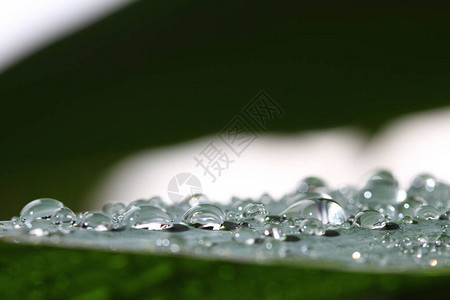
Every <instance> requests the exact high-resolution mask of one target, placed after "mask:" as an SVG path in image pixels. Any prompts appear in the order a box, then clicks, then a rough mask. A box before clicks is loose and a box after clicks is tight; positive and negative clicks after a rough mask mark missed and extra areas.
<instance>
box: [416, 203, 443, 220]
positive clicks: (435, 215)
mask: <svg viewBox="0 0 450 300" xmlns="http://www.w3.org/2000/svg"><path fill="white" fill-rule="evenodd" d="M416 217H417V218H419V219H424V220H437V219H439V211H438V210H437V209H436V208H434V207H433V206H431V205H424V206H421V207H419V208H418V209H417V211H416Z"/></svg>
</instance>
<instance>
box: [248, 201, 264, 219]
mask: <svg viewBox="0 0 450 300" xmlns="http://www.w3.org/2000/svg"><path fill="white" fill-rule="evenodd" d="M242 215H243V216H244V218H245V219H255V220H258V221H263V220H264V218H265V216H266V215H267V211H266V208H265V207H264V204H262V203H249V204H247V205H246V206H245V207H244V209H243V213H242Z"/></svg>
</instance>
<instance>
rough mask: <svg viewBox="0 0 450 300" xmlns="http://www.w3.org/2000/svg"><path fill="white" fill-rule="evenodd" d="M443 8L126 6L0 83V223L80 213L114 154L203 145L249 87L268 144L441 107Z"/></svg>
mask: <svg viewBox="0 0 450 300" xmlns="http://www.w3.org/2000/svg"><path fill="white" fill-rule="evenodd" d="M444 3H445V2H442V3H440V2H433V1H404V2H402V1H335V0H333V1H320V0H319V1H318V0H311V1H292V2H290V1H282V2H280V1H187V0H176V1H139V2H137V3H135V4H133V5H130V6H129V7H127V8H126V9H123V10H122V11H120V12H117V13H115V14H114V15H112V16H110V17H108V18H106V19H104V20H102V21H100V22H98V23H97V24H95V25H94V26H91V27H89V28H87V29H85V30H82V31H81V32H79V33H76V34H74V35H72V36H70V37H68V38H65V39H63V40H62V41H59V42H57V43H54V44H53V45H51V46H49V47H47V48H45V49H43V50H41V51H39V52H38V53H36V54H34V55H32V56H31V57H29V58H27V59H25V60H24V61H22V62H21V63H19V64H17V65H16V66H14V67H12V68H11V69H9V70H7V71H6V72H4V73H3V74H0V97H1V100H2V109H1V122H2V124H1V126H0V131H1V135H0V136H1V146H2V147H1V149H0V157H1V166H2V167H1V169H0V193H1V194H0V197H1V201H2V210H1V211H0V217H1V218H9V217H11V216H12V215H13V214H17V213H18V211H19V209H20V207H22V206H23V205H24V204H25V203H27V202H28V201H30V200H32V199H34V198H38V197H44V196H48V197H54V198H57V199H60V200H62V201H63V202H65V203H66V204H67V205H69V206H71V207H73V208H74V209H79V208H80V207H81V206H82V205H83V204H82V201H83V199H84V197H85V195H86V194H87V193H88V192H89V190H90V189H91V188H92V187H93V186H94V185H95V184H96V183H97V180H98V178H100V177H101V176H102V175H103V174H104V173H105V172H106V170H107V167H108V166H110V165H111V164H112V163H113V162H115V161H116V160H117V159H119V158H121V157H123V155H126V154H128V153H131V152H133V151H135V150H139V149H143V148H149V147H153V146H159V145H164V144H170V143H174V142H177V141H182V140H187V139H190V138H194V137H198V136H201V135H205V134H211V133H216V132H218V131H219V130H220V129H222V127H223V126H224V125H225V124H227V123H228V121H230V120H231V119H232V117H234V116H235V115H236V114H238V113H239V112H240V111H241V109H242V107H243V106H244V105H245V104H246V103H248V102H249V101H250V100H251V99H252V98H253V96H255V95H256V93H257V92H258V91H259V90H261V89H265V90H266V91H267V92H268V93H269V94H270V95H271V96H272V97H273V98H274V99H275V100H276V101H277V102H278V103H279V104H280V105H281V106H282V107H283V108H284V110H285V112H286V113H285V116H284V118H282V119H279V120H277V121H276V122H273V123H272V124H271V126H270V128H269V129H270V130H272V131H277V132H279V131H283V132H286V131H300V130H306V129H311V128H324V127H330V126H342V125H356V126H360V127H362V128H365V129H367V130H369V131H371V132H373V131H374V130H376V129H377V128H379V127H380V126H381V125H382V124H383V123H384V122H385V121H386V120H389V119H391V118H393V117H395V116H398V115H401V114H404V113H407V112H411V111H417V110H421V109H426V108H431V107H439V106H443V105H447V104H448V99H449V95H450V85H449V82H450V68H449V67H450V59H449V53H450V44H449V33H448V32H449V26H448V25H449V10H448V7H447V5H445V4H444Z"/></svg>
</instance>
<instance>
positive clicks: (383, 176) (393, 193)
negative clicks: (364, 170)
mask: <svg viewBox="0 0 450 300" xmlns="http://www.w3.org/2000/svg"><path fill="white" fill-rule="evenodd" d="M398 198H399V189H398V182H397V180H396V179H395V178H394V176H393V175H392V174H391V173H390V172H388V171H380V172H377V173H375V174H374V175H373V176H372V177H370V179H369V180H368V181H367V183H366V185H365V186H364V187H363V188H362V189H361V190H360V191H359V192H358V193H357V195H356V201H357V202H358V203H359V204H360V205H361V207H362V208H363V209H366V210H367V209H374V210H378V209H380V208H385V207H387V206H388V205H395V204H396V203H397V199H398Z"/></svg>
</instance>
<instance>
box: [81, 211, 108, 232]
mask: <svg viewBox="0 0 450 300" xmlns="http://www.w3.org/2000/svg"><path fill="white" fill-rule="evenodd" d="M80 225H81V227H82V228H85V229H88V230H95V231H108V230H110V229H111V226H112V224H111V219H110V218H109V217H108V216H107V215H105V214H104V213H101V212H88V213H86V214H84V215H83V219H82V220H81V223H80Z"/></svg>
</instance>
